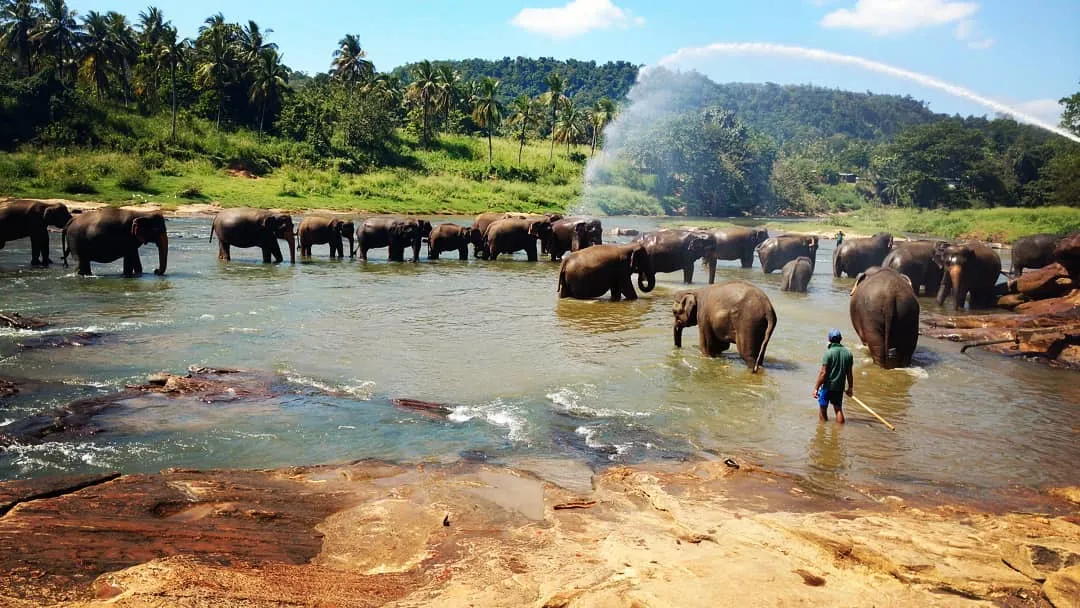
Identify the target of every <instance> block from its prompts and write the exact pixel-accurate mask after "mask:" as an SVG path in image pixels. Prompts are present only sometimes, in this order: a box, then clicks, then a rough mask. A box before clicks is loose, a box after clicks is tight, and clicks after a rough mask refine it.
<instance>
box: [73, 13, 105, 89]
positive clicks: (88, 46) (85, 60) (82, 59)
mask: <svg viewBox="0 0 1080 608" xmlns="http://www.w3.org/2000/svg"><path fill="white" fill-rule="evenodd" d="M83 28H84V29H85V30H86V36H85V39H84V41H83V45H82V48H80V49H79V51H80V56H79V74H80V76H82V79H83V80H84V81H85V82H86V84H87V85H88V86H89V87H90V88H91V89H92V90H93V91H94V93H96V94H97V96H98V99H101V98H102V97H103V96H104V95H105V91H107V90H108V89H109V61H110V59H111V57H112V46H111V42H110V40H109V22H108V20H107V19H106V17H105V15H102V14H101V13H99V12H97V11H90V12H89V13H87V15H86V16H85V17H83Z"/></svg>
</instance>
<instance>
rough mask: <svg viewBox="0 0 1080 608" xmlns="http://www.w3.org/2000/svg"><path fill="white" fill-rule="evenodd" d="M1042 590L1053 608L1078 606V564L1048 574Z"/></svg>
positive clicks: (1079, 603) (1079, 576) (1079, 585)
mask: <svg viewBox="0 0 1080 608" xmlns="http://www.w3.org/2000/svg"><path fill="white" fill-rule="evenodd" d="M1043 590H1044V591H1045V592H1046V597H1047V598H1048V599H1049V600H1050V603H1051V604H1053V605H1054V608H1080V566H1073V567H1072V568H1067V569H1065V570H1062V571H1061V572H1057V573H1055V574H1052V575H1050V576H1049V577H1047V579H1046V584H1045V585H1043Z"/></svg>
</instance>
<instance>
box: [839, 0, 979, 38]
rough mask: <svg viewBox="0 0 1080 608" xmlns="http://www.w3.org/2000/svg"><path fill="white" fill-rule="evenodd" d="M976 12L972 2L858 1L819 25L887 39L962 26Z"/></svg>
mask: <svg viewBox="0 0 1080 608" xmlns="http://www.w3.org/2000/svg"><path fill="white" fill-rule="evenodd" d="M978 10H979V5H978V4H977V3H975V2H949V1H948V0H858V1H857V2H856V3H855V8H853V9H847V8H842V9H838V10H835V11H833V12H831V13H829V14H827V15H825V17H824V18H823V19H822V20H821V25H822V26H824V27H828V28H836V29H852V30H862V31H867V32H870V33H871V34H874V35H877V36H886V35H889V34H901V33H904V32H910V31H912V30H916V29H919V28H923V27H931V26H935V25H944V24H946V23H954V22H961V23H962V22H964V21H965V20H968V19H970V17H971V16H972V15H974V14H975V13H976V12H978Z"/></svg>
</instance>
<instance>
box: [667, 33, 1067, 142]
mask: <svg viewBox="0 0 1080 608" xmlns="http://www.w3.org/2000/svg"><path fill="white" fill-rule="evenodd" d="M710 55H764V56H773V57H775V56H780V57H792V58H796V59H808V60H811V61H823V62H826V63H834V64H841V65H850V66H854V67H858V68H862V69H865V70H870V71H872V72H877V73H879V74H885V75H886V76H893V77H896V78H903V79H905V80H909V81H911V82H914V83H917V84H920V85H923V86H925V87H929V88H932V89H937V90H939V91H943V92H945V93H948V94H949V95H953V96H955V97H960V98H962V99H967V100H969V101H973V102H975V103H977V104H979V105H981V106H983V107H985V108H988V109H990V110H993V111H995V112H999V113H1002V114H1009V115H1011V116H1013V117H1014V118H1015V119H1016V120H1018V121H1020V122H1025V123H1028V124H1031V125H1034V126H1036V127H1040V128H1042V129H1046V130H1047V131H1050V132H1051V133H1055V134H1057V135H1060V136H1062V137H1065V138H1067V139H1070V140H1072V141H1075V142H1077V143H1080V137H1078V136H1076V135H1074V134H1072V133H1070V132H1068V131H1066V130H1064V129H1062V128H1060V127H1058V126H1057V125H1052V124H1050V123H1048V122H1046V121H1044V120H1041V119H1039V118H1036V117H1035V116H1032V115H1030V114H1028V113H1026V112H1023V111H1021V110H1017V109H1016V108H1013V107H1010V106H1008V105H1005V104H1003V103H1001V102H999V101H994V100H993V99H989V98H987V97H983V96H982V95H979V94H978V93H975V92H974V91H970V90H968V89H965V88H964V87H961V86H957V85H955V84H950V83H948V82H945V81H943V80H938V79H937V78H934V77H933V76H928V75H926V74H920V73H919V72H912V71H911V70H905V69H904V68H898V67H896V66H893V65H889V64H887V63H881V62H880V61H873V60H871V59H865V58H863V57H858V56H855V55H844V54H841V53H834V52H832V51H824V50H821V49H811V48H806V47H801V46H791V45H786V44H771V43H765V42H716V43H713V44H708V45H705V46H698V47H687V48H682V49H679V50H677V51H675V52H674V53H672V54H670V55H667V56H665V57H663V58H662V59H660V61H659V62H657V65H658V66H660V67H670V66H674V65H677V64H678V63H680V62H682V61H685V60H688V59H698V58H704V57H708V56H710Z"/></svg>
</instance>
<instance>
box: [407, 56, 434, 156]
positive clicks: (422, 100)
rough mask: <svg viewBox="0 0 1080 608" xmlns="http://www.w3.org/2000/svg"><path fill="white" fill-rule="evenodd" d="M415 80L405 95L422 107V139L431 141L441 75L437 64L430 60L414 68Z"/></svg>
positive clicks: (427, 141)
mask: <svg viewBox="0 0 1080 608" xmlns="http://www.w3.org/2000/svg"><path fill="white" fill-rule="evenodd" d="M412 77H413V81H412V82H411V83H409V86H408V87H407V88H406V89H405V97H406V98H407V99H408V100H409V101H411V102H412V103H414V104H416V105H417V106H419V108H420V120H421V123H422V126H421V131H420V141H421V143H423V144H424V145H427V144H429V143H431V139H432V138H431V117H432V115H433V114H435V100H436V99H437V97H438V95H439V76H438V73H437V70H436V69H435V66H434V65H432V63H431V62H430V61H428V60H426V59H425V60H424V61H421V62H420V63H418V64H416V65H415V66H413V68H412Z"/></svg>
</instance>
